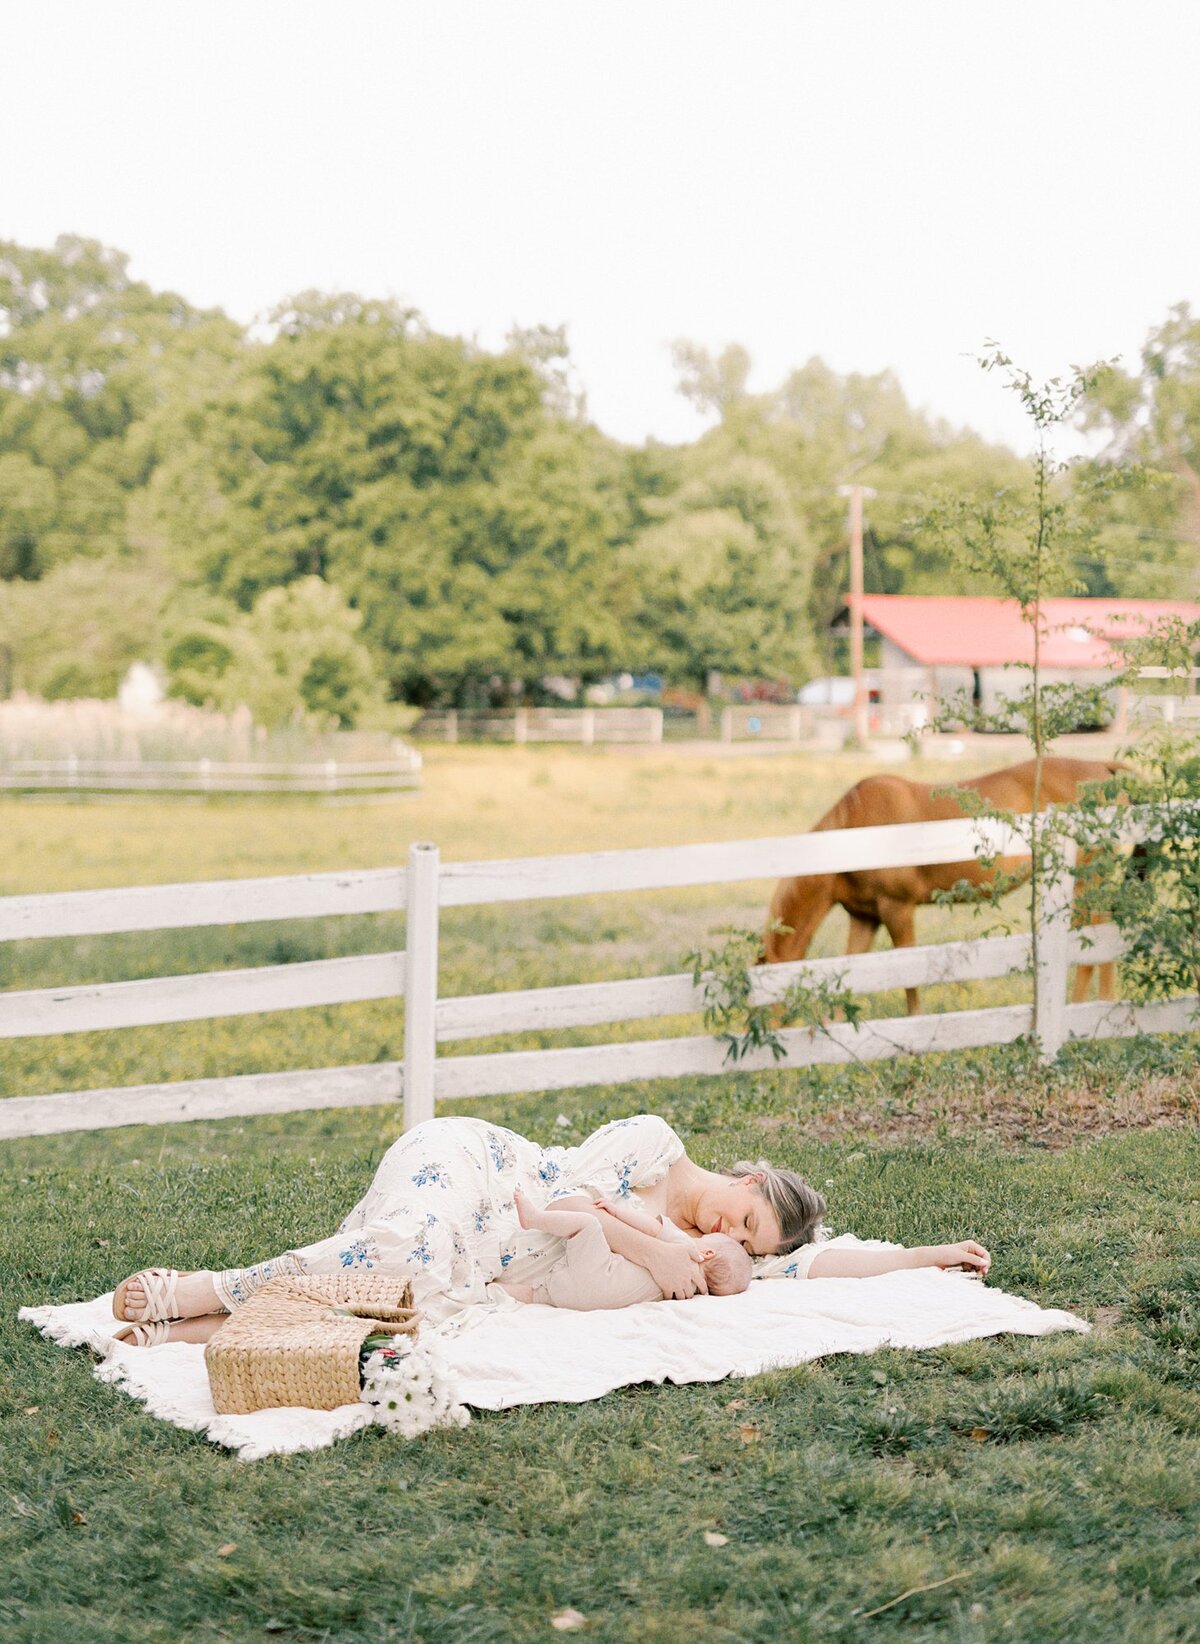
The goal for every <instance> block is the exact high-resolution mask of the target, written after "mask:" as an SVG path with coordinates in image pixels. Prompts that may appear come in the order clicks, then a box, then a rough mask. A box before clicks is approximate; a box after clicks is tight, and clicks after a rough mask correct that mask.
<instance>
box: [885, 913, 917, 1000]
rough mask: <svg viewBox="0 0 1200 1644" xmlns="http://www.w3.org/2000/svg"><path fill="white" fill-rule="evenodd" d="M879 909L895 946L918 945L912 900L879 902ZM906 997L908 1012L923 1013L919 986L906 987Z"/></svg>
mask: <svg viewBox="0 0 1200 1644" xmlns="http://www.w3.org/2000/svg"><path fill="white" fill-rule="evenodd" d="M879 911H880V913H881V914H882V915H883V922H884V924H885V925H886V926H887V929H888V935H889V936H890V937H891V939H892V946H893V947H894V948H911V947H914V946H915V945H916V940H917V936H916V920H915V918H914V912H915V910H914V908H913V904H912V903H911V902H901V901H898V900H895V899H889V900H888V901H886V902H885V901H884V900H883V899H882V898H881V899H880V903H879ZM904 997H905V1000H906V1001H907V1004H908V1014H909V1015H910V1016H919V1015H920V1013H921V994H920V990H919V989H917V988H905V990H904Z"/></svg>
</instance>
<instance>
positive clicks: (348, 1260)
mask: <svg viewBox="0 0 1200 1644" xmlns="http://www.w3.org/2000/svg"><path fill="white" fill-rule="evenodd" d="M338 1256H339V1257H340V1259H341V1263H342V1266H343V1267H374V1266H375V1264H376V1263H377V1262H378V1260H379V1246H378V1245H377V1244H376V1242H375V1240H374V1239H353V1240H352V1241H351V1242H350V1244H349V1245H347V1247H346V1248H345V1250H339V1251H338Z"/></svg>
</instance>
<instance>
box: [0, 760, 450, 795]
mask: <svg viewBox="0 0 1200 1644" xmlns="http://www.w3.org/2000/svg"><path fill="white" fill-rule="evenodd" d="M420 776H421V758H420V755H419V754H417V753H416V752H412V753H410V754H408V755H406V756H405V757H404V758H400V759H386V760H370V761H355V762H351V763H348V762H346V761H344V760H337V759H326V760H320V761H317V762H315V763H307V764H303V763H298V764H266V763H261V762H254V761H227V760H216V759H196V760H165V759H146V760H141V759H76V758H67V759H12V760H5V761H3V762H0V790H4V791H7V792H10V793H67V794H73V793H114V794H117V793H172V794H178V793H183V794H222V793H260V794H262V793H281V794H347V793H406V792H408V791H410V790H411V789H413V788H415V787H417V786H418V785H419V783H420Z"/></svg>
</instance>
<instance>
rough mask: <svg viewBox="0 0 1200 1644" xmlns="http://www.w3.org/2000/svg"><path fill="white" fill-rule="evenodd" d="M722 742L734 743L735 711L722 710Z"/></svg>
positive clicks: (729, 709) (730, 709)
mask: <svg viewBox="0 0 1200 1644" xmlns="http://www.w3.org/2000/svg"><path fill="white" fill-rule="evenodd" d="M721 741H722V742H732V741H733V709H732V708H722V709H721Z"/></svg>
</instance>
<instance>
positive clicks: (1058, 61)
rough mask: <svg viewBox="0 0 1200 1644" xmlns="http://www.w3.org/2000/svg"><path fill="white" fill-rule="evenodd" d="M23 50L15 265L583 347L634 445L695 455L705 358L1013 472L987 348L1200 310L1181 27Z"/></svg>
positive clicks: (663, 23) (1054, 344) (492, 29)
mask: <svg viewBox="0 0 1200 1644" xmlns="http://www.w3.org/2000/svg"><path fill="white" fill-rule="evenodd" d="M4 35H5V53H6V57H7V61H8V73H6V75H5V86H4V94H3V98H2V99H0V140H2V141H3V149H2V152H3V155H4V167H3V176H2V180H0V237H11V238H14V239H16V240H18V241H21V242H23V243H27V244H49V243H50V242H51V241H52V240H53V239H54V237H55V236H56V235H57V234H59V233H61V232H64V231H69V232H76V233H81V234H87V235H92V236H95V237H97V238H99V239H102V240H104V241H106V242H108V243H109V244H112V245H116V246H119V247H120V248H121V249H122V250H125V251H127V252H128V253H130V255H131V258H132V269H133V272H134V273H135V275H137V276H139V277H140V278H142V279H145V280H147V281H149V282H150V283H151V284H152V285H155V286H168V287H172V288H174V289H176V290H178V291H180V292H182V293H183V294H184V295H185V296H186V297H188V298H189V299H191V300H192V301H193V302H196V303H200V304H220V305H221V306H222V307H224V308H225V309H226V310H227V311H228V312H230V313H231V314H233V315H235V316H236V317H237V318H238V319H239V320H242V321H249V320H251V319H252V318H253V317H254V316H255V315H257V314H260V313H262V312H263V311H264V310H265V309H267V308H269V307H270V306H272V305H273V304H274V303H275V302H277V301H278V300H279V299H280V298H281V297H283V296H284V295H286V294H288V293H290V292H295V291H298V290H302V289H305V288H308V287H319V288H325V289H332V288H338V289H353V290H357V291H362V292H365V293H370V294H389V295H393V296H396V297H399V298H402V299H404V300H406V301H408V302H410V303H412V304H413V305H414V306H415V307H417V308H419V309H420V310H421V311H422V312H423V313H424V314H425V315H426V317H427V318H428V319H429V321H430V322H431V323H432V324H433V325H434V326H435V327H437V328H438V329H439V330H446V331H452V332H458V333H462V334H465V335H470V336H475V337H477V338H478V339H479V340H480V342H482V343H483V344H485V345H488V346H492V345H497V344H499V343H500V342H501V341H502V340H503V337H504V335H505V333H506V332H507V331H508V329H509V328H510V326H511V325H512V324H513V323H514V322H518V323H520V324H533V323H536V322H545V323H548V324H559V323H564V322H565V324H566V325H567V326H568V328H569V333H570V337H571V341H572V348H573V354H574V357H575V360H576V362H577V365H578V368H579V372H580V375H581V377H582V380H583V384H584V386H585V388H586V390H587V394H588V404H589V409H590V412H591V414H592V416H593V417H594V418H595V420H596V421H597V422H598V423H599V424H600V426H601V427H602V428H604V429H606V430H607V431H608V432H610V433H612V434H615V435H617V436H619V437H621V438H624V439H627V440H634V441H636V440H641V439H643V438H644V437H646V436H647V435H650V434H652V435H655V436H657V437H658V438H660V439H665V440H683V439H690V438H693V437H694V436H695V435H696V433H697V432H699V430H700V428H701V427H702V426H703V423H702V421H701V419H700V418H699V417H698V416H697V415H696V414H695V413H694V412H693V411H692V410H691V409H690V408H689V407H688V406H687V404H686V403H685V402H684V401H683V400H682V399H680V397H679V395H678V394H677V393H676V391H675V380H674V373H673V370H672V366H671V361H670V354H669V344H670V342H671V340H672V339H673V338H676V337H690V338H693V339H695V340H696V341H698V342H701V343H703V344H704V345H706V346H708V347H710V348H713V349H718V348H720V347H721V346H723V345H724V344H725V343H726V342H730V341H738V342H741V343H743V344H744V345H745V346H746V347H747V348H748V349H749V350H750V352H751V355H752V356H753V359H754V362H755V373H754V377H753V379H752V386H756V387H768V386H770V385H772V384H774V383H776V382H778V381H780V380H781V379H782V378H783V376H784V375H785V374H786V373H787V371H788V370H789V369H790V368H791V367H793V366H795V365H799V364H802V363H803V362H804V361H805V360H806V359H808V358H809V357H810V356H811V355H813V354H819V355H820V356H822V357H823V358H824V359H825V360H826V361H828V362H829V363H830V364H831V365H833V366H834V367H836V368H837V369H838V370H839V371H850V370H858V371H866V372H874V371H879V370H882V369H883V368H885V367H891V368H892V369H894V370H895V371H896V372H897V373H898V375H899V377H900V379H901V381H902V383H903V385H904V387H905V390H906V391H907V393H908V394H909V396H910V398H912V399H913V400H914V401H915V402H916V403H918V404H920V405H923V406H925V407H927V408H928V409H929V410H931V411H933V412H934V413H936V414H938V415H941V416H944V417H947V418H949V419H950V420H951V421H954V422H957V423H966V424H969V425H971V426H973V427H975V428H977V429H979V430H980V431H981V432H983V433H985V434H987V435H989V436H990V437H995V438H1007V439H1008V440H1010V442H1012V443H1016V444H1020V445H1024V444H1025V439H1024V435H1023V428H1022V425H1021V421H1020V417H1019V414H1018V413H1017V412H1016V411H1015V409H1013V408H1010V406H1009V405H1008V403H1007V401H1006V399H1005V397H1004V395H1003V392H1002V390H1001V389H1000V387H999V384H998V382H997V381H996V379H995V378H993V377H984V376H983V374H982V373H981V372H980V371H979V370H978V368H977V367H976V366H975V365H973V364H972V363H971V358H970V357H971V356H972V355H973V354H974V353H976V352H977V351H978V350H979V348H980V347H981V345H982V344H983V342H984V340H985V339H986V338H988V337H995V338H997V339H999V340H1000V341H1001V342H1002V343H1003V345H1004V346H1005V347H1006V348H1007V349H1008V351H1009V352H1010V353H1012V354H1013V355H1014V356H1015V357H1016V358H1017V359H1019V360H1020V361H1021V362H1023V363H1026V364H1028V365H1029V366H1030V367H1031V368H1032V369H1033V370H1034V371H1035V372H1037V373H1039V374H1049V373H1052V372H1055V371H1059V370H1061V369H1063V368H1065V367H1066V366H1067V365H1069V364H1070V363H1072V362H1082V361H1084V360H1090V359H1094V358H1097V357H1099V356H1103V355H1110V354H1124V355H1125V356H1126V357H1127V359H1129V360H1134V359H1136V356H1137V352H1138V349H1139V348H1140V346H1141V343H1142V342H1143V340H1144V338H1145V335H1146V333H1147V331H1148V330H1149V329H1150V327H1151V326H1153V325H1155V324H1157V323H1158V322H1160V321H1161V320H1162V319H1163V318H1164V317H1165V315H1166V312H1167V310H1168V308H1169V307H1170V306H1171V305H1172V304H1174V303H1178V302H1184V301H1190V302H1191V303H1192V304H1193V305H1194V306H1196V307H1197V308H1200V211H1197V209H1196V198H1197V182H1198V178H1200V168H1198V166H1197V161H1198V159H1200V97H1198V96H1197V92H1196V74H1197V67H1198V65H1200V8H1197V7H1194V6H1190V5H1186V4H1184V3H1182V0H1170V3H1165V4H1164V3H1159V0H1138V4H1137V5H1136V6H1135V5H1131V4H1130V3H1129V0H1119V3H1116V4H1113V3H1108V0H1086V3H1082V0H1049V3H1047V0H1036V3H1026V0H1003V3H1000V0H993V3H991V4H982V3H977V4H964V3H962V0H953V3H943V0H903V3H901V0H857V3H856V0H828V3H823V4H816V5H814V4H806V3H803V0H789V3H783V4H777V3H774V0H736V3H735V0H722V3H720V4H713V3H710V0H682V3H680V0H636V3H633V4H629V3H626V0H553V3H543V0H510V3H503V0H486V3H469V4H455V3H453V0H425V3H423V4H420V5H416V4H408V3H404V0H391V3H387V4H380V3H375V0H287V3H286V4H277V3H275V0H253V3H252V4H247V3H246V0H236V3H233V4H230V3H226V0H199V3H198V0H173V3H172V4H169V5H166V4H163V3H162V0H153V3H149V4H146V3H142V0H119V3H113V0H41V3H40V4H39V5H37V6H36V7H35V6H32V5H26V6H23V7H21V8H20V10H19V11H18V10H17V8H16V7H12V8H10V9H9V10H8V12H7V15H6V20H5V30H4Z"/></svg>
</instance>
